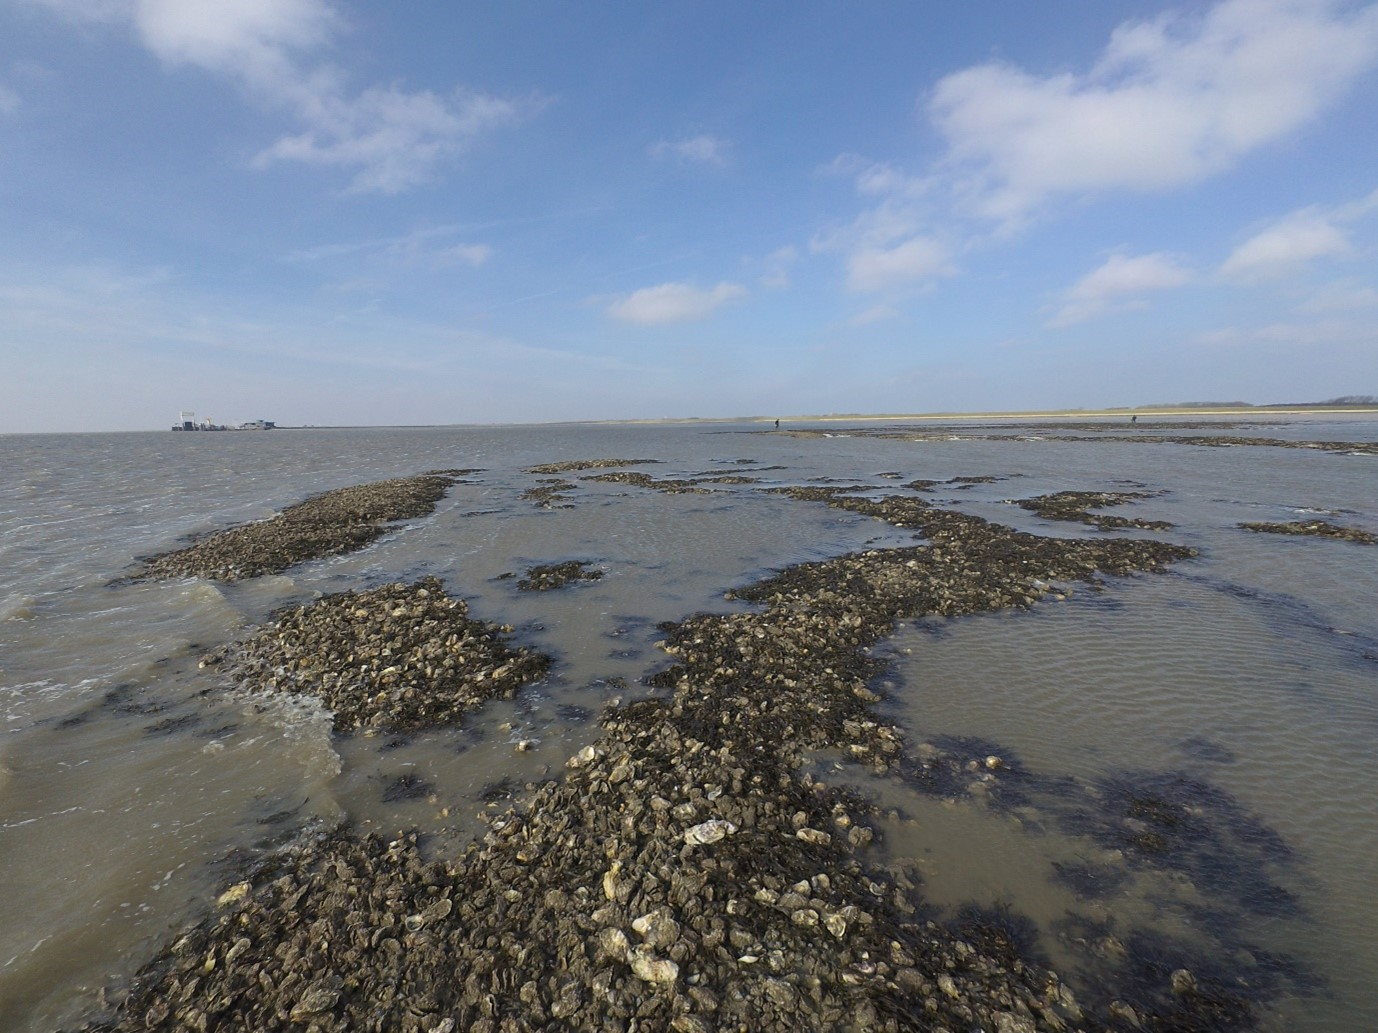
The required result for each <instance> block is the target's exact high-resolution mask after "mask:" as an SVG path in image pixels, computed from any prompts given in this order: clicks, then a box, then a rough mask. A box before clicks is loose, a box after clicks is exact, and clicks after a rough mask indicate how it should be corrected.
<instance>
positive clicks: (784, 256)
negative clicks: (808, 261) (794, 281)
mask: <svg viewBox="0 0 1378 1033" xmlns="http://www.w3.org/2000/svg"><path fill="white" fill-rule="evenodd" d="M798 260H799V249H798V248H795V247H792V246H790V245H786V246H785V247H782V248H776V249H775V250H774V251H772V252H771V253H770V254H768V255H767V256H766V257H765V262H764V263H763V265H764V271H763V272H762V273H761V286H762V287H766V288H768V289H770V290H774V291H782V290H785V289H786V288H788V287H789V285H790V269H791V268H792V267H793V266H794V263H795V262H797V261H798Z"/></svg>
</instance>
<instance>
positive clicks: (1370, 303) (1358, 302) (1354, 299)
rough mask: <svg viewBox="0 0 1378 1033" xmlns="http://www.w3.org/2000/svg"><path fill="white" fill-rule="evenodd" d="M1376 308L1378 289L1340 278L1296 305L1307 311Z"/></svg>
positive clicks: (1346, 310)
mask: <svg viewBox="0 0 1378 1033" xmlns="http://www.w3.org/2000/svg"><path fill="white" fill-rule="evenodd" d="M1370 308H1378V290H1375V289H1374V288H1373V287H1371V286H1369V285H1368V284H1364V283H1356V282H1355V281H1353V280H1342V281H1340V282H1338V283H1330V284H1326V285H1325V286H1324V287H1322V288H1320V289H1319V290H1317V291H1316V293H1315V294H1313V295H1312V296H1311V297H1310V298H1308V299H1307V300H1306V301H1304V302H1303V303H1302V304H1301V305H1299V306H1298V309H1299V311H1301V312H1307V313H1325V312H1353V311H1356V310H1360V309H1370Z"/></svg>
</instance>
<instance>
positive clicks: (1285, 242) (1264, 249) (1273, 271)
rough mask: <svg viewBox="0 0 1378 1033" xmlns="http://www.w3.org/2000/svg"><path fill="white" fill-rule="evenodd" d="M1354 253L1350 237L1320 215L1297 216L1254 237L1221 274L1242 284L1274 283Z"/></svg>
mask: <svg viewBox="0 0 1378 1033" xmlns="http://www.w3.org/2000/svg"><path fill="white" fill-rule="evenodd" d="M1353 253H1354V247H1353V245H1351V244H1350V242H1349V237H1348V236H1347V235H1346V234H1345V232H1344V231H1343V230H1341V229H1340V228H1339V227H1337V226H1336V225H1335V224H1334V223H1333V222H1331V221H1330V220H1329V219H1328V218H1326V217H1325V216H1324V215H1322V214H1321V213H1319V212H1314V211H1308V212H1297V213H1295V214H1293V215H1290V216H1288V217H1286V218H1285V219H1281V220H1279V221H1278V222H1277V223H1274V224H1273V225H1272V226H1269V227H1268V228H1267V229H1265V230H1263V231H1262V232H1261V233H1257V234H1255V235H1254V236H1252V237H1250V238H1249V239H1248V240H1246V241H1245V242H1244V243H1243V244H1240V245H1239V247H1237V248H1235V249H1234V252H1233V253H1232V254H1231V255H1230V257H1229V258H1227V259H1226V260H1225V264H1224V265H1222V266H1221V267H1220V271H1221V272H1222V273H1224V274H1225V275H1226V276H1231V277H1236V278H1238V279H1242V280H1270V279H1276V278H1279V277H1283V276H1287V275H1288V274H1291V273H1295V272H1297V271H1299V270H1300V269H1301V268H1302V267H1303V266H1305V265H1307V264H1308V263H1309V262H1311V261H1313V260H1315V259H1317V258H1343V257H1346V256H1348V255H1351V254H1353Z"/></svg>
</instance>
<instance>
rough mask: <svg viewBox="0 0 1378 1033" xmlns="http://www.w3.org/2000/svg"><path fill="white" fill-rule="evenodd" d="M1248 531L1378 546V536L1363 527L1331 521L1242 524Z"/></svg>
mask: <svg viewBox="0 0 1378 1033" xmlns="http://www.w3.org/2000/svg"><path fill="white" fill-rule="evenodd" d="M1239 526H1240V527H1242V528H1243V529H1244V530H1246V531H1258V532H1262V533H1265V534H1299V535H1310V536H1312V537H1315V538H1338V539H1339V540H1341V541H1346V542H1357V543H1359V544H1360V545H1378V535H1375V534H1374V533H1373V532H1372V531H1365V530H1364V529H1363V528H1362V527H1346V526H1344V525H1343V524H1332V523H1331V522H1330V521H1329V520H1293V521H1290V522H1288V523H1280V524H1270V523H1262V522H1259V523H1245V524H1240V525H1239Z"/></svg>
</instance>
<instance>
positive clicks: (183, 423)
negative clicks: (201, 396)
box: [172, 409, 277, 430]
mask: <svg viewBox="0 0 1378 1033" xmlns="http://www.w3.org/2000/svg"><path fill="white" fill-rule="evenodd" d="M172 429H173V430H276V429H277V424H276V423H274V422H273V421H272V420H250V421H249V422H248V423H241V424H240V425H239V426H238V427H227V426H226V425H224V424H223V423H216V422H215V421H214V420H212V419H211V418H210V417H209V416H207V417H206V418H205V419H204V420H202V421H201V422H200V423H197V422H196V413H194V412H192V411H191V410H190V409H183V410H182V411H181V412H179V413H178V414H177V422H176V423H174V424H173V425H172Z"/></svg>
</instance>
